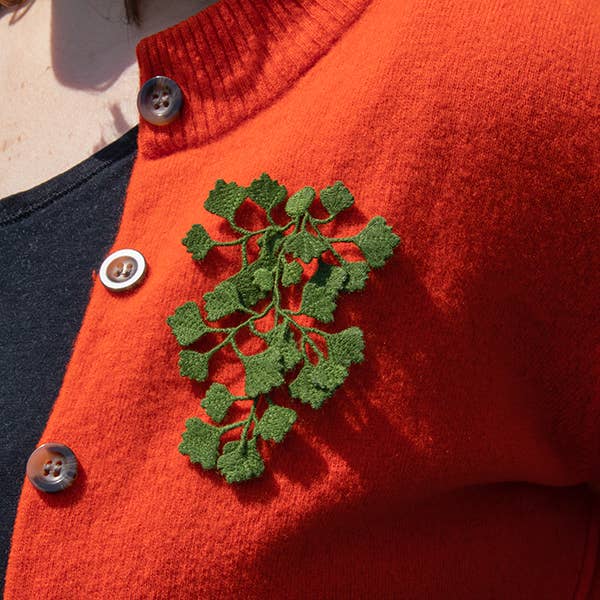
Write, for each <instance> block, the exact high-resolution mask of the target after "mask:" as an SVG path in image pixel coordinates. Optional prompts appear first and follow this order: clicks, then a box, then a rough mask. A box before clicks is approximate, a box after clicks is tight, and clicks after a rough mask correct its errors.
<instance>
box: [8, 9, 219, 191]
mask: <svg viewBox="0 0 600 600" xmlns="http://www.w3.org/2000/svg"><path fill="white" fill-rule="evenodd" d="M216 1H217V0H177V2H165V1H164V0H144V1H141V2H140V10H141V24H140V25H139V26H137V25H135V24H133V23H131V24H127V23H126V20H125V9H124V3H123V2H122V0H86V1H85V2H82V1H81V0H61V1H60V2H33V1H30V2H26V3H25V4H23V5H21V6H20V7H17V8H12V9H5V10H4V11H2V12H0V47H2V48H3V61H2V62H3V69H2V71H0V81H1V83H2V85H3V88H4V89H8V90H10V93H11V107H12V108H11V110H10V111H3V113H2V117H0V148H1V149H2V155H3V156H2V158H3V163H4V165H5V170H7V171H8V172H6V173H3V176H2V177H0V198H3V197H5V196H8V195H9V194H13V193H16V192H18V191H22V190H25V189H29V188H30V187H33V186H34V185H37V184H39V183H42V182H44V181H46V180H47V179H49V178H50V177H52V176H54V175H57V174H59V173H61V172H63V171H65V170H66V169H67V168H69V167H71V166H73V165H75V164H76V163H78V162H80V161H81V160H83V159H85V158H87V157H88V156H89V155H90V154H92V153H93V152H96V151H97V150H99V149H100V148H102V147H104V146H106V145H107V144H109V143H110V142H112V141H114V140H116V139H117V138H118V137H120V136H121V135H122V134H123V133H125V132H126V131H127V130H128V129H130V128H131V127H133V126H134V125H135V124H137V122H138V121H139V115H138V113H137V107H136V95H137V91H138V88H139V70H138V64H137V60H136V55H135V46H136V44H137V43H138V42H139V40H140V39H142V38H143V37H147V36H150V35H152V34H154V33H156V32H158V31H161V30H163V29H166V28H167V27H170V26H172V25H174V24H176V23H179V22H180V21H183V20H184V19H186V18H187V17H189V16H191V15H193V14H196V13H198V12H200V11H201V10H203V9H204V8H206V7H207V6H209V5H210V4H214V3H215V2H216ZM157 74H158V73H157ZM31 165H35V168H32V166H31ZM6 167H8V168H6Z"/></svg>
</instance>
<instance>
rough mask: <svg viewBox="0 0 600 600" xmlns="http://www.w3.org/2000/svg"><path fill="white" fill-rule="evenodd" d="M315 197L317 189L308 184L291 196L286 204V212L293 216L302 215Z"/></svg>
mask: <svg viewBox="0 0 600 600" xmlns="http://www.w3.org/2000/svg"><path fill="white" fill-rule="evenodd" d="M314 199H315V189H314V188H312V187H310V186H306V187H303V188H302V189H301V190H298V191H297V192H296V193H295V194H293V195H292V196H290V198H289V200H288V201H287V204H286V205H285V212H286V213H287V214H288V215H289V216H290V217H292V218H295V217H301V216H302V215H303V214H304V213H305V212H306V211H307V210H308V207H309V206H310V205H311V204H312V202H313V200H314Z"/></svg>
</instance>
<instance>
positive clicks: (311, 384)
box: [289, 363, 331, 409]
mask: <svg viewBox="0 0 600 600" xmlns="http://www.w3.org/2000/svg"><path fill="white" fill-rule="evenodd" d="M314 371H315V366H314V365H312V364H311V363H305V364H304V366H303V367H302V369H300V372H299V373H298V376H297V377H296V379H294V381H292V383H290V385H289V390H290V394H291V396H292V398H297V399H298V400H301V401H302V402H304V403H306V404H310V405H311V406H312V407H313V408H315V409H316V408H321V405H322V404H323V402H324V401H325V400H326V399H327V398H329V396H330V395H331V391H329V390H325V389H323V388H321V387H319V386H317V384H316V383H315V381H314V380H313V377H312V376H313V374H314Z"/></svg>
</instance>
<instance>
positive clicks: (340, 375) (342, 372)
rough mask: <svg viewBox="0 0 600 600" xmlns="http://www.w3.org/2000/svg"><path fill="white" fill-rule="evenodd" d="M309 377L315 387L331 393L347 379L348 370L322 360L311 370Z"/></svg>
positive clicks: (329, 361)
mask: <svg viewBox="0 0 600 600" xmlns="http://www.w3.org/2000/svg"><path fill="white" fill-rule="evenodd" d="M310 377H311V381H312V382H313V383H314V384H315V385H316V386H317V387H319V388H321V389H323V390H326V391H328V392H333V391H334V390H335V389H337V388H338V387H340V385H342V383H344V380H345V379H346V377H348V369H346V367H344V366H343V365H338V364H337V363H336V362H335V361H333V360H329V359H325V358H322V359H321V360H320V361H319V362H318V363H317V365H316V366H315V368H314V369H313V372H312V373H311V376H310Z"/></svg>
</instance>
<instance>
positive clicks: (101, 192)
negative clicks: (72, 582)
mask: <svg viewBox="0 0 600 600" xmlns="http://www.w3.org/2000/svg"><path fill="white" fill-rule="evenodd" d="M137 133H138V127H137V126H136V127H134V128H132V129H130V130H129V131H128V132H126V133H125V134H124V135H123V136H121V137H120V138H119V139H118V140H116V141H114V142H113V143H111V144H109V145H108V146H106V147H105V148H103V149H102V150H100V151H98V152H96V153H95V154H94V155H92V156H90V157H89V158H87V159H86V160H84V161H83V162H81V163H79V164H77V165H75V166H74V167H72V168H71V169H69V170H68V171H66V172H64V173H62V174H60V175H58V176H56V177H53V178H52V179H50V180H48V181H46V182H45V183H42V184H41V185H38V186H36V187H34V188H32V189H30V190H27V191H24V192H19V193H17V194H13V195H11V196H8V197H7V198H4V199H3V200H0V382H1V384H0V439H1V451H0V480H1V481H2V487H1V490H0V573H1V574H0V589H4V580H5V572H6V565H7V561H8V554H9V548H10V540H11V536H12V531H13V524H14V518H15V515H16V510H17V504H18V501H19V496H20V492H21V486H22V485H23V482H24V477H25V466H26V463H27V459H28V458H29V455H30V454H31V452H32V451H33V450H34V448H35V447H36V446H37V444H38V441H39V438H40V436H41V434H42V432H43V430H44V428H45V426H46V421H47V419H48V417H49V415H50V412H51V410H52V406H53V404H54V401H55V399H56V396H57V394H58V392H59V390H60V386H61V382H62V379H63V375H64V372H65V368H66V366H67V363H68V361H69V358H70V355H71V350H72V346H73V343H74V341H75V338H76V335H77V332H78V331H79V327H80V325H81V320H82V318H83V314H84V311H85V308H86V305H87V303H88V300H89V293H90V289H91V286H92V277H91V274H92V270H94V269H96V270H97V269H98V267H99V265H100V263H101V262H102V259H103V258H104V256H105V255H106V253H107V252H108V250H109V249H110V247H111V245H112V243H113V240H114V238H115V235H116V232H117V229H118V227H119V222H120V219H121V214H122V210H123V201H124V197H125V191H126V189H127V185H128V183H129V178H130V175H131V169H132V166H133V163H134V160H135V157H136V153H137ZM32 167H33V165H32ZM53 441H58V442H60V441H61V440H53ZM49 558H51V557H49Z"/></svg>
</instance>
